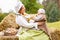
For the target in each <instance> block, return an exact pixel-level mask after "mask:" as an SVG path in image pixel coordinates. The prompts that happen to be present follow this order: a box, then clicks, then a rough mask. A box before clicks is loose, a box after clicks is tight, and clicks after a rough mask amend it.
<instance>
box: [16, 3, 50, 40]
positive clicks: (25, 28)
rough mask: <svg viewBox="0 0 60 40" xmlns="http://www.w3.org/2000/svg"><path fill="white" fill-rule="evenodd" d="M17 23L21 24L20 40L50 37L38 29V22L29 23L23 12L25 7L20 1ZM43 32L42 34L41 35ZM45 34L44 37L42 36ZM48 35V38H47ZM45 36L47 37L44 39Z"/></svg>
mask: <svg viewBox="0 0 60 40" xmlns="http://www.w3.org/2000/svg"><path fill="white" fill-rule="evenodd" d="M19 5H20V6H18V5H17V6H18V9H17V10H18V11H17V16H16V23H17V24H18V25H19V26H21V27H20V28H19V30H18V33H17V36H19V40H49V37H48V36H47V35H45V33H43V31H38V30H35V29H38V28H37V26H38V23H28V22H27V20H26V19H25V17H23V16H22V15H21V14H23V13H24V12H25V8H24V6H23V4H22V3H19ZM41 34H42V35H41ZM41 36H43V37H41ZM45 37H46V38H45ZM44 38H45V39H44Z"/></svg>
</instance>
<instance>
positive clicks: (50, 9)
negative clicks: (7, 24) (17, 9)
mask: <svg viewBox="0 0 60 40" xmlns="http://www.w3.org/2000/svg"><path fill="white" fill-rule="evenodd" d="M0 1H1V0H0ZM20 1H21V2H22V3H23V4H24V5H25V7H26V13H28V14H36V13H37V10H38V9H39V8H44V9H45V10H46V16H47V23H48V24H49V26H51V25H54V26H55V25H56V26H58V24H60V0H20ZM0 4H1V3H0ZM11 12H12V13H14V12H13V10H9V12H4V10H2V9H1V8H0V22H1V20H2V19H3V18H4V17H5V16H7V15H8V14H9V13H11ZM50 24H51V25H50Z"/></svg>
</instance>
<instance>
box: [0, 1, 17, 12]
mask: <svg viewBox="0 0 60 40" xmlns="http://www.w3.org/2000/svg"><path fill="white" fill-rule="evenodd" d="M16 3H17V0H0V8H1V9H2V11H3V12H9V11H10V10H14V7H15V6H16Z"/></svg>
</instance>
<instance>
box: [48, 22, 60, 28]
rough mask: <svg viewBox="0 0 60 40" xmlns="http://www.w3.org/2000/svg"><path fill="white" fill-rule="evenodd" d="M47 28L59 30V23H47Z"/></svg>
mask: <svg viewBox="0 0 60 40" xmlns="http://www.w3.org/2000/svg"><path fill="white" fill-rule="evenodd" d="M47 26H48V27H49V28H57V29H60V21H58V22H53V23H47Z"/></svg>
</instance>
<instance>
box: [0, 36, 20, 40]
mask: <svg viewBox="0 0 60 40" xmlns="http://www.w3.org/2000/svg"><path fill="white" fill-rule="evenodd" d="M0 40H19V38H18V37H17V36H0Z"/></svg>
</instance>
